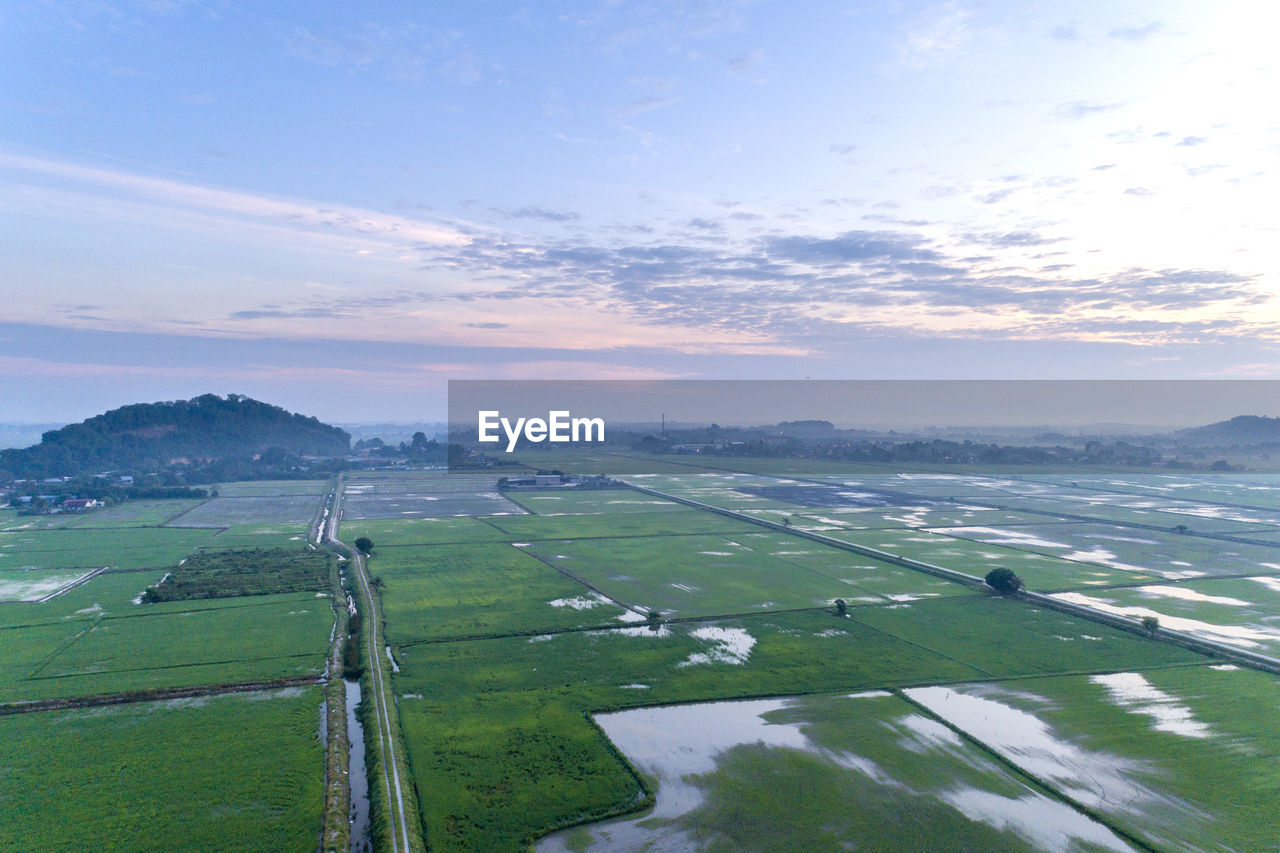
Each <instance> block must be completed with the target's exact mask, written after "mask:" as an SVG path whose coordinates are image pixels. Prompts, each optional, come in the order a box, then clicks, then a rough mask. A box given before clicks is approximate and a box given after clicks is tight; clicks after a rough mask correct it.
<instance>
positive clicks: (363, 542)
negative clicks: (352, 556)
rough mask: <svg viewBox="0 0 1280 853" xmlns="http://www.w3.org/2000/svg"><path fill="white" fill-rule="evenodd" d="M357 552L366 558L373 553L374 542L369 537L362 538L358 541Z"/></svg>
mask: <svg viewBox="0 0 1280 853" xmlns="http://www.w3.org/2000/svg"><path fill="white" fill-rule="evenodd" d="M356 550H357V551H359V552H360V553H361V554H364V555H365V556H366V557H367V556H369V555H370V554H372V553H373V540H372V539H370V538H369V537H368V536H361V537H359V538H358V539H356Z"/></svg>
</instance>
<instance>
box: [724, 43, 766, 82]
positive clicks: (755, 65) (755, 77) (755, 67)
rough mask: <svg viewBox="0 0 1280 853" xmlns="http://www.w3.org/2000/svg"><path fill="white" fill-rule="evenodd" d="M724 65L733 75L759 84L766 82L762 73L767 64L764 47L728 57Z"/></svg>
mask: <svg viewBox="0 0 1280 853" xmlns="http://www.w3.org/2000/svg"><path fill="white" fill-rule="evenodd" d="M724 65H725V69H726V70H727V71H728V73H729V75H730V76H731V77H739V78H741V79H743V80H750V81H751V82H753V83H757V84H759V83H763V82H764V76H763V75H762V74H761V73H760V72H761V69H762V68H763V67H764V65H765V52H764V50H763V49H762V48H756V49H755V50H749V51H747V52H746V53H740V54H738V55H736V56H731V57H728V58H727V59H725V60H724Z"/></svg>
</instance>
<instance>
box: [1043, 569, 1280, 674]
mask: <svg viewBox="0 0 1280 853" xmlns="http://www.w3.org/2000/svg"><path fill="white" fill-rule="evenodd" d="M1054 597H1055V598H1061V599H1063V600H1064V601H1070V602H1072V603H1074V604H1083V605H1085V606H1087V607H1093V608H1095V609H1097V610H1100V611H1102V612H1104V613H1114V614H1118V615H1121V616H1131V617H1134V618H1136V619H1141V618H1143V617H1145V616H1154V617H1156V618H1157V619H1159V620H1160V625H1161V627H1164V628H1170V629H1172V630H1175V631H1182V632H1185V633H1188V634H1194V635H1195V636H1198V637H1203V638H1204V639H1206V640H1214V641H1216V642H1220V643H1225V644H1227V645H1232V646H1238V647H1240V648H1245V649H1251V650H1253V651H1258V652H1261V653H1263V654H1269V655H1280V576H1276V575H1274V574H1271V575H1259V576H1255V577H1251V578H1233V579H1217V580H1211V579H1204V580H1195V581H1187V582H1183V583H1178V584H1154V585H1150V586H1138V587H1126V588H1120V589H1101V590H1089V591H1088V592H1087V593H1080V592H1067V593H1057V594H1056V595H1055V596H1054Z"/></svg>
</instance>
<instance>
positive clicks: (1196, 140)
mask: <svg viewBox="0 0 1280 853" xmlns="http://www.w3.org/2000/svg"><path fill="white" fill-rule="evenodd" d="M1208 141H1209V137H1207V136H1184V137H1182V140H1181V141H1179V142H1176V143H1174V144H1175V145H1177V146H1179V147H1181V148H1190V147H1192V146H1195V145H1203V144H1204V143H1206V142H1208Z"/></svg>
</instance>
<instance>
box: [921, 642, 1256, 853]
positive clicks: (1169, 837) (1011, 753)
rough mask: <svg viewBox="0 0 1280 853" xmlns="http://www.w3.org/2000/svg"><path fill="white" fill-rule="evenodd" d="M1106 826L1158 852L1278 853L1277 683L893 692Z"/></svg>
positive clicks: (1132, 682) (1056, 684)
mask: <svg viewBox="0 0 1280 853" xmlns="http://www.w3.org/2000/svg"><path fill="white" fill-rule="evenodd" d="M904 693H905V695H906V696H907V697H908V698H909V699H911V700H912V701H914V702H916V703H917V704H918V705H920V706H921V707H923V708H925V709H927V710H929V711H930V712H932V713H934V714H936V715H938V716H939V717H940V718H942V719H944V720H946V721H947V722H948V723H949V724H951V725H953V726H956V727H957V728H959V729H960V730H962V731H964V732H965V733H966V734H968V735H969V736H971V737H972V738H974V739H976V740H977V741H979V742H981V743H983V744H984V745H986V746H987V747H989V748H990V749H991V750H993V751H994V752H995V753H997V754H998V755H1000V757H1001V758H1003V759H1005V760H1006V761H1008V762H1009V763H1011V764H1012V765H1014V766H1016V767H1018V768H1019V769H1020V770H1022V771H1023V772H1025V773H1026V774H1028V775H1029V776H1032V777H1034V778H1036V779H1038V780H1041V781H1043V782H1044V783H1046V784H1048V785H1049V786H1051V787H1053V788H1054V789H1055V790H1058V791H1060V792H1061V793H1062V794H1063V796H1065V797H1067V798H1069V799H1070V800H1072V801H1073V802H1075V803H1077V804H1079V805H1080V806H1082V807H1083V808H1084V809H1087V810H1088V811H1089V812H1091V813H1093V814H1096V815H1099V816H1100V817H1102V818H1103V819H1105V820H1107V821H1108V822H1109V823H1110V824H1111V825H1113V826H1117V827H1120V828H1121V829H1123V830H1126V831H1129V832H1131V833H1133V835H1135V836H1136V837H1138V838H1139V839H1141V840H1143V841H1144V842H1145V843H1146V844H1148V845H1150V847H1151V848H1153V849H1161V850H1209V849H1214V850H1269V849H1275V848H1276V846H1277V845H1280V822H1277V821H1276V818H1275V811H1274V805H1275V799H1276V797H1277V795H1280V769H1278V768H1277V764H1276V760H1275V758H1276V732H1275V720H1274V715H1273V714H1270V713H1262V714H1260V713H1258V710H1259V709H1261V708H1267V709H1274V708H1276V707H1277V705H1278V704H1280V682H1278V681H1277V678H1276V676H1274V675H1272V674H1269V673H1261V672H1255V671H1247V670H1240V669H1236V668H1235V667H1232V666H1197V667H1183V668H1176V669H1163V670H1153V671H1150V672H1143V673H1138V672H1124V671H1121V672H1113V673H1101V674H1097V675H1088V676H1073V677H1069V678H1049V679H1037V680H1035V681H1028V682H1008V683H1004V684H999V685H963V686H957V687H926V688H918V689H910V690H906V691H904Z"/></svg>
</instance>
